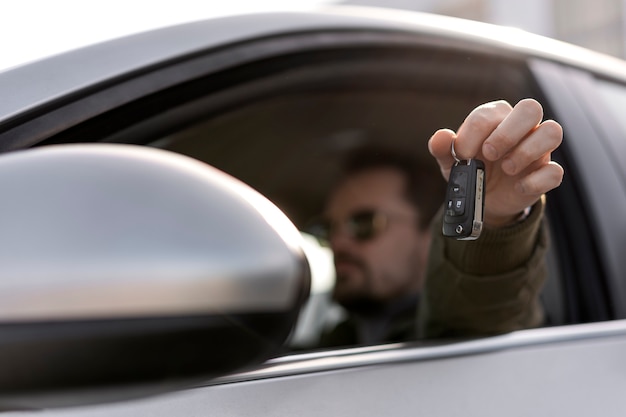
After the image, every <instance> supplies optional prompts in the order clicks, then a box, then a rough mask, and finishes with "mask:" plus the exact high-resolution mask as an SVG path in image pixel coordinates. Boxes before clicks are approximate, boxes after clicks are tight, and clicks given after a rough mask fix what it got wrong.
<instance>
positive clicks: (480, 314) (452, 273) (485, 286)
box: [418, 196, 548, 338]
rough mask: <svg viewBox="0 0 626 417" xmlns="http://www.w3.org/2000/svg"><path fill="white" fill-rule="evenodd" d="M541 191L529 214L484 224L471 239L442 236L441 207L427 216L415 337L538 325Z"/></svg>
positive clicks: (543, 238)
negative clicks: (508, 222)
mask: <svg viewBox="0 0 626 417" xmlns="http://www.w3.org/2000/svg"><path fill="white" fill-rule="evenodd" d="M544 205H545V196H544V197H542V198H541V199H540V201H539V202H537V203H536V204H535V205H534V206H533V207H532V210H531V213H530V215H529V216H528V217H527V218H526V219H524V220H522V221H520V222H519V223H517V224H515V225H512V226H509V227H505V228H485V229H484V230H483V232H482V233H481V236H480V237H479V238H478V239H477V240H475V241H459V240H454V239H449V238H445V237H443V235H442V232H441V221H442V216H443V211H442V210H441V211H440V212H439V214H438V215H437V216H435V221H434V222H433V225H432V229H431V232H432V234H433V242H432V244H431V249H430V254H429V262H428V269H427V272H426V283H425V288H424V291H423V292H422V296H421V301H420V307H419V308H420V311H419V314H418V318H419V320H418V322H419V324H418V332H419V334H420V337H421V338H442V337H471V336H484V335H491V334H498V333H506V332H510V331H513V330H519V329H525V328H531V327H537V326H540V325H541V324H542V322H543V310H542V308H541V304H540V302H539V295H540V292H541V288H542V286H543V283H544V281H545V279H546V275H547V269H546V268H547V267H546V261H545V253H546V250H547V246H548V233H547V230H546V226H545V224H544V221H543V211H544Z"/></svg>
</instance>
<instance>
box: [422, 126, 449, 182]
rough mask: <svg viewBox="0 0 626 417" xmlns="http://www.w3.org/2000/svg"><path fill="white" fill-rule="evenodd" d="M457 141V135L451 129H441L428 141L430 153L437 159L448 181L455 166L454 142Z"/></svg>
mask: <svg viewBox="0 0 626 417" xmlns="http://www.w3.org/2000/svg"><path fill="white" fill-rule="evenodd" d="M454 139H456V133H455V132H454V131H452V130H450V129H439V130H438V131H436V132H435V133H434V134H433V135H432V136H431V137H430V139H429V140H428V151H429V152H430V154H431V155H432V156H433V157H435V159H436V160H437V163H438V164H439V169H440V170H441V174H442V175H443V178H444V179H445V180H446V181H447V180H448V176H449V175H450V168H451V167H452V165H453V164H454V162H455V161H454V158H453V157H452V153H451V149H452V141H454Z"/></svg>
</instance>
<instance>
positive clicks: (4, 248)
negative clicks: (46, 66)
mask: <svg viewBox="0 0 626 417" xmlns="http://www.w3.org/2000/svg"><path fill="white" fill-rule="evenodd" d="M0 196H1V199H2V202H1V203H0V213H2V214H1V215H0V370H1V371H0V410H9V409H24V408H36V407H55V406H68V405H79V404H84V403H90V402H102V401H108V400H120V399H126V398H131V397H136V396H142V395H150V394H155V393H159V392H164V391H167V390H172V389H177V388H180V387H181V386H182V385H183V384H185V383H193V382H195V381H200V380H206V379H208V378H212V377H216V376H220V375H224V374H226V373H229V372H232V371H234V370H238V369H241V368H242V367H245V366H248V365H252V364H257V363H260V362H262V361H264V360H265V359H267V358H268V357H270V356H272V355H275V354H277V353H278V352H279V350H280V349H281V347H282V345H283V343H284V342H285V340H286V338H287V337H288V335H289V334H290V332H291V330H292V327H293V325H294V324H295V321H296V318H297V314H298V312H299V309H300V306H301V304H302V302H303V301H304V300H305V299H306V297H307V296H308V289H309V284H310V271H309V267H308V264H307V262H306V258H305V256H304V253H303V251H302V248H301V242H300V235H299V233H298V231H297V230H296V228H295V227H294V226H293V225H292V224H291V222H290V221H289V220H288V219H287V218H286V217H285V215H284V214H283V213H282V212H280V210H278V209H277V208H276V207H275V206H274V205H273V204H271V203H270V202H269V201H268V200H267V199H265V198H264V197H263V196H261V195H260V194H258V193H257V192H256V191H253V190H252V189H251V188H249V187H247V186H246V185H244V184H243V183H241V182H239V181H237V180H235V179H233V178H231V177H229V176H228V175H226V174H224V173H222V172H220V171H218V170H216V169H214V168H212V167H209V166H207V165H205V164H203V163H201V162H198V161H196V160H193V159H191V158H187V157H184V156H181V155H177V154H173V153H170V152H166V151H161V150H156V149H149V148H143V147H137V146H130V145H95V144H94V145H59V146H51V147H47V148H38V149H32V150H26V151H20V152H14V153H10V154H5V155H2V156H0Z"/></svg>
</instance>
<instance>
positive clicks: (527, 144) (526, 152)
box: [502, 120, 563, 175]
mask: <svg viewBox="0 0 626 417" xmlns="http://www.w3.org/2000/svg"><path fill="white" fill-rule="evenodd" d="M562 140H563V129H562V128H561V125H559V124H558V123H556V122H555V121H553V120H547V121H545V122H543V123H541V124H540V125H539V127H537V128H536V129H535V130H534V131H532V133H531V134H530V135H528V136H527V137H526V138H524V140H523V141H521V143H519V145H518V146H517V147H516V148H515V149H513V150H512V151H511V152H510V153H509V154H508V155H506V156H505V157H504V159H503V160H502V170H503V171H504V172H505V173H506V174H507V175H517V174H518V173H520V172H521V171H523V170H525V169H526V168H527V167H529V166H530V165H531V164H532V163H533V162H535V161H537V160H539V159H541V158H542V157H543V156H545V155H549V154H550V153H551V152H552V151H554V150H555V149H556V148H558V147H559V145H560V144H561V142H562Z"/></svg>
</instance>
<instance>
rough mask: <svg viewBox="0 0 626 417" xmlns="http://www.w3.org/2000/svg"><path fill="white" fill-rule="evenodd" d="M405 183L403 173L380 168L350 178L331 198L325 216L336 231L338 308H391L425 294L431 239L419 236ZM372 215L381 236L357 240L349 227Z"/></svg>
mask: <svg viewBox="0 0 626 417" xmlns="http://www.w3.org/2000/svg"><path fill="white" fill-rule="evenodd" d="M405 183H406V180H405V178H404V176H403V175H402V173H401V172H400V171H398V170H396V169H393V168H376V169H371V170H367V171H363V172H360V173H357V174H354V175H351V176H349V177H347V178H345V179H344V180H343V181H342V182H341V183H340V184H338V186H337V188H335V190H334V191H333V193H332V194H331V196H330V198H329V200H328V202H327V205H326V210H325V216H326V218H327V219H328V220H330V222H331V224H332V225H333V226H332V232H331V235H330V245H331V248H332V250H333V253H334V258H335V270H336V273H337V282H336V285H335V290H334V298H335V300H336V301H338V302H339V303H342V304H350V303H355V302H360V301H373V302H387V301H390V300H392V299H394V298H398V297H402V296H405V295H408V294H416V293H418V292H419V290H420V289H421V287H422V283H423V276H424V269H425V266H426V260H427V257H428V249H429V245H430V233H429V232H428V230H425V231H420V230H419V228H418V226H417V225H418V220H419V219H418V213H417V212H416V209H415V208H414V206H413V205H411V204H410V203H409V202H408V201H407V200H406V197H405V187H406V184H405ZM371 212H374V213H377V216H378V218H377V222H378V223H379V224H378V226H377V228H376V229H375V230H376V233H374V234H373V236H371V237H370V238H368V239H363V238H361V239H358V238H356V237H355V236H353V233H350V227H349V226H348V221H349V220H350V219H354V215H355V214H358V213H361V214H363V213H371ZM366 217H367V216H366ZM353 225H354V222H353Z"/></svg>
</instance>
